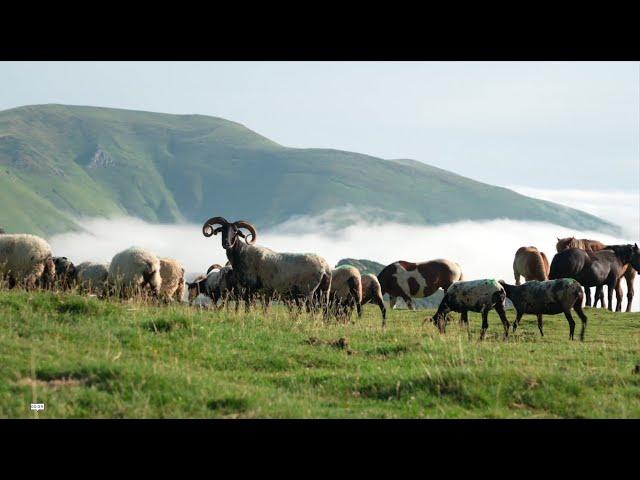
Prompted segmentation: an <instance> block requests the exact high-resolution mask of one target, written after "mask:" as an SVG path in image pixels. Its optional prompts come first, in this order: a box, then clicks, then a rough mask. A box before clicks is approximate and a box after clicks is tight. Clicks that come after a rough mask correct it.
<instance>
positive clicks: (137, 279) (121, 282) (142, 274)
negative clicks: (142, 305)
mask: <svg viewBox="0 0 640 480" xmlns="http://www.w3.org/2000/svg"><path fill="white" fill-rule="evenodd" d="M107 282H108V283H109V286H110V288H115V289H116V291H118V293H119V294H120V296H123V297H130V296H132V295H135V294H137V293H140V292H141V291H142V290H143V289H144V288H145V287H147V286H148V287H149V288H150V289H151V292H152V294H153V295H154V296H155V297H157V296H158V295H159V293H160V288H161V287H162V277H161V276H160V260H158V257H156V256H155V255H154V254H153V253H151V252H149V251H147V250H144V249H142V248H138V247H130V248H128V249H126V250H123V251H122V252H119V253H117V254H116V255H115V256H114V257H113V259H112V260H111V265H110V266H109V275H108V277H107Z"/></svg>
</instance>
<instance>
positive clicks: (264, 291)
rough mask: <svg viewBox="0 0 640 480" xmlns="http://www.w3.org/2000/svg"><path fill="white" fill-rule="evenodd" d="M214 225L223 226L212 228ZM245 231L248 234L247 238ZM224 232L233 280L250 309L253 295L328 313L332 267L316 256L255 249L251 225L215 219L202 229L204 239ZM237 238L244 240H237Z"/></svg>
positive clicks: (208, 221)
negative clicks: (303, 304)
mask: <svg viewBox="0 0 640 480" xmlns="http://www.w3.org/2000/svg"><path fill="white" fill-rule="evenodd" d="M214 225H220V226H219V227H217V228H215V229H214V228H213V226H214ZM242 229H246V230H248V231H249V234H248V235H245V233H243V232H242ZM220 232H222V247H223V248H224V249H225V250H226V252H227V258H228V259H229V262H231V266H232V267H233V272H234V278H235V280H236V282H237V284H238V286H240V287H241V288H242V292H241V294H242V296H243V298H244V301H245V306H246V308H247V309H248V308H249V304H250V301H251V298H252V295H254V294H257V295H259V296H260V297H261V298H262V300H263V301H264V300H265V299H269V298H273V297H274V295H277V296H281V297H282V298H283V300H294V301H295V302H296V304H297V305H298V306H300V302H301V301H303V302H305V303H306V304H307V310H308V311H311V309H312V308H313V309H314V310H315V309H316V308H317V307H322V308H323V309H324V312H325V316H327V315H328V313H329V291H330V289H331V267H330V266H329V264H328V263H327V261H326V260H325V259H324V258H322V257H320V256H318V255H315V254H312V253H307V254H300V253H278V252H274V251H273V250H270V249H268V248H265V247H258V246H255V245H254V243H255V241H256V238H257V233H256V229H255V227H254V226H253V225H251V224H250V223H249V222H246V221H243V220H239V221H236V222H228V221H227V220H226V219H224V218H223V217H213V218H210V219H209V220H207V221H206V222H205V223H204V225H203V226H202V233H203V234H204V236H205V237H210V236H212V235H217V234H218V233H220ZM238 237H240V238H242V239H244V240H245V241H238Z"/></svg>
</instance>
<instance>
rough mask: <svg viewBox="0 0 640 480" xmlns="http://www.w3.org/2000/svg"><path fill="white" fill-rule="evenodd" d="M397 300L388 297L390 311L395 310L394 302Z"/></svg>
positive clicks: (396, 298)
mask: <svg viewBox="0 0 640 480" xmlns="http://www.w3.org/2000/svg"><path fill="white" fill-rule="evenodd" d="M397 300H398V297H392V296H389V308H391V310H395V309H396V301H397Z"/></svg>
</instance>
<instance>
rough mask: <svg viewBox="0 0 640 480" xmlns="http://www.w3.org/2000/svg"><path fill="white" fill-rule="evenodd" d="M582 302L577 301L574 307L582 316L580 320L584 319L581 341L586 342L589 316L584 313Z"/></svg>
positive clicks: (579, 315)
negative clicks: (585, 334)
mask: <svg viewBox="0 0 640 480" xmlns="http://www.w3.org/2000/svg"><path fill="white" fill-rule="evenodd" d="M580 303H581V302H576V304H575V305H574V306H573V309H574V310H575V311H576V313H577V314H578V317H580V320H582V329H581V330H580V341H582V342H584V333H585V330H586V329H587V316H586V315H585V314H584V311H583V310H582V305H580Z"/></svg>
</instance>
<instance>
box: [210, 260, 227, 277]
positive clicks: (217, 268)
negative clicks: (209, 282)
mask: <svg viewBox="0 0 640 480" xmlns="http://www.w3.org/2000/svg"><path fill="white" fill-rule="evenodd" d="M227 265H229V262H227ZM221 269H222V265H220V264H219V263H214V264H213V265H211V266H210V267H209V268H207V275H209V273H211V270H221Z"/></svg>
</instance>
